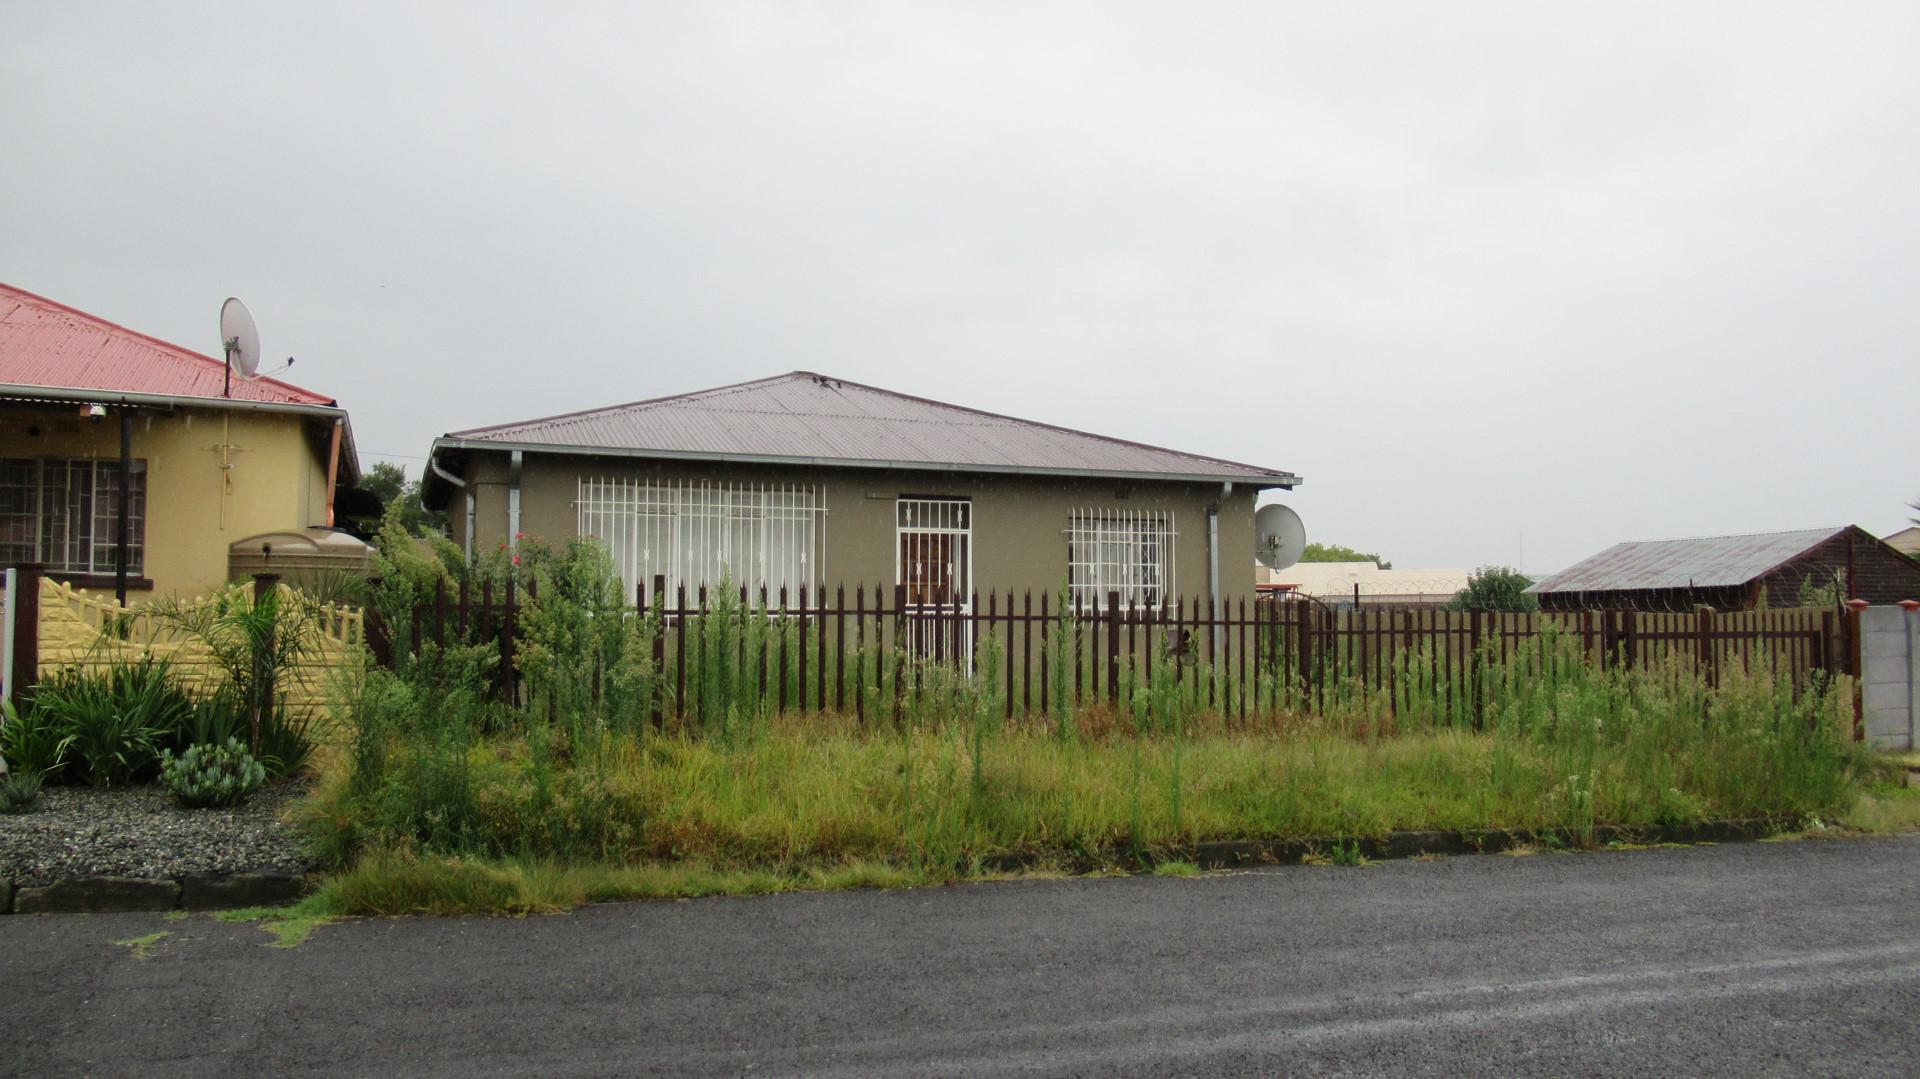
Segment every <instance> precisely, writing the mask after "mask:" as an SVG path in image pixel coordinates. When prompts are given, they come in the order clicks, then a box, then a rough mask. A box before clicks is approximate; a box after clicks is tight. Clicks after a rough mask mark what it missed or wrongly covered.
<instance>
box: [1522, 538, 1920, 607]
mask: <svg viewBox="0 0 1920 1079" xmlns="http://www.w3.org/2000/svg"><path fill="white" fill-rule="evenodd" d="M1814 590H1822V591H1828V592H1831V593H1832V594H1836V595H1837V596H1838V597H1840V598H1858V599H1864V600H1866V601H1867V602H1869V603H1874V604H1883V603H1897V602H1899V601H1900V600H1903V599H1920V563H1915V562H1914V561H1913V560H1912V559H1910V558H1907V557H1906V556H1905V555H1902V554H1901V553H1900V552H1899V551H1896V550H1894V549H1893V548H1892V547H1889V546H1888V545H1887V544H1886V543H1885V541H1883V540H1880V539H1878V538H1877V537H1875V536H1874V535H1873V534H1872V533H1870V532H1868V531H1866V530H1865V529H1863V528H1860V527H1859V526H1857V525H1848V526H1846V527H1844V528H1810V529H1803V530H1801V531H1797V532H1763V533H1759V534H1755V535H1744V536H1708V537H1703V538H1699V539H1675V540H1648V541H1642V542H1637V543H1617V544H1614V545H1613V546H1612V547H1609V548H1607V549H1606V550H1604V551H1601V552H1600V553H1599V554H1597V555H1594V556H1593V557H1592V558H1589V559H1587V560H1586V561H1584V562H1578V563H1575V564H1574V565H1572V566H1569V567H1567V568H1566V569H1563V570H1561V571H1560V572H1559V573H1556V574H1554V575H1553V576H1551V577H1548V578H1547V579H1546V580H1543V581H1541V582H1539V583H1538V584H1535V585H1534V586H1533V587H1531V588H1529V589H1527V591H1528V592H1530V593H1532V594H1533V595H1535V596H1537V597H1539V599H1540V606H1541V608H1542V609H1543V610H1548V611H1578V610H1596V609H1622V608H1626V609H1633V610H1645V611H1691V610H1695V609H1697V608H1700V607H1711V608H1713V609H1715V610H1720V611H1742V610H1752V609H1755V608H1758V607H1794V606H1798V605H1799V603H1800V600H1801V597H1802V595H1803V594H1809V593H1811V592H1812V591H1814Z"/></svg>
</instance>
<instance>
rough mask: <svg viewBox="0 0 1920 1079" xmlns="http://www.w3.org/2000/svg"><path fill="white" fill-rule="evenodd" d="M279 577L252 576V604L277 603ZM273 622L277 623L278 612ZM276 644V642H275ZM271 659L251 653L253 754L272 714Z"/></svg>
mask: <svg viewBox="0 0 1920 1079" xmlns="http://www.w3.org/2000/svg"><path fill="white" fill-rule="evenodd" d="M279 587H280V577H279V575H278V574H273V573H256V574H254V575H253V603H254V606H255V607H256V608H257V607H258V606H259V605H260V604H262V603H267V602H269V601H272V603H275V604H277V603H278V602H279V593H278V592H277V591H276V590H277V589H278V588H279ZM274 613H275V615H276V618H275V620H276V621H278V617H277V615H278V612H277V611H276V612H274ZM276 643H277V642H276ZM273 691H274V685H273V659H272V657H269V656H267V655H265V654H263V653H262V652H261V651H260V650H259V649H258V648H257V647H256V649H255V650H254V653H253V752H254V753H255V754H256V755H258V754H259V752H260V728H261V725H262V724H263V723H264V722H265V721H266V717H268V716H271V715H272V714H273Z"/></svg>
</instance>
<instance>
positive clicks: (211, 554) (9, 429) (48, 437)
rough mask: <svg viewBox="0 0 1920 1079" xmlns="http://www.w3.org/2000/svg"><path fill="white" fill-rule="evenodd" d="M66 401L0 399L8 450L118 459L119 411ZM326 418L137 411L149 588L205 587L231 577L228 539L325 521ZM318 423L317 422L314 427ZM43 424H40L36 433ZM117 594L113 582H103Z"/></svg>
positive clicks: (8, 453) (3, 447)
mask: <svg viewBox="0 0 1920 1079" xmlns="http://www.w3.org/2000/svg"><path fill="white" fill-rule="evenodd" d="M76 411H77V409H76V410H68V409H66V408H59V409H51V408H47V409H37V408H0V457H59V458H81V459H98V460H110V461H117V460H119V457H120V419H119V417H118V415H116V414H114V413H113V412H112V411H111V409H110V410H109V413H108V415H106V416H104V417H102V418H101V419H99V420H97V421H95V420H91V419H85V418H81V417H79V416H77V415H76V414H75V412H76ZM324 423H325V421H324V420H316V419H314V418H312V417H307V416H300V415H295V414H289V413H271V412H238V411H227V410H221V409H195V408H183V409H179V410H177V411H174V412H152V411H141V412H136V413H135V416H134V423H133V456H134V458H135V459H136V460H142V461H145V462H146V466H147V509H146V513H147V521H146V556H145V564H144V567H143V570H142V572H143V575H144V576H145V577H146V578H147V579H148V580H150V581H152V583H153V585H152V589H151V591H150V592H149V591H147V590H142V594H147V595H157V594H173V595H197V594H201V593H205V592H207V591H209V590H211V589H213V588H215V587H217V586H218V585H220V584H221V583H222V582H224V581H225V580H226V578H227V546H228V545H229V544H231V543H233V542H234V541H235V540H239V539H245V538H246V537H248V536H254V535H258V534H260V533H263V532H273V531H279V530H284V529H290V528H300V527H304V526H308V525H322V524H325V523H326V504H327V490H326V488H327V472H326V460H325V456H326V454H325V447H326V443H325V440H324V438H323V436H322V435H320V434H319V429H320V426H319V425H324ZM310 427H313V428H314V429H313V430H310V429H309V428H310ZM36 432H37V433H36ZM92 591H93V592H94V593H96V594H99V593H101V592H104V593H105V594H106V595H109V596H110V595H111V594H112V588H111V587H110V586H109V587H107V588H105V589H100V588H95V589H92Z"/></svg>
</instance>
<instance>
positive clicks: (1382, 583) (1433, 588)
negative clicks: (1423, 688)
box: [1260, 562, 1472, 608]
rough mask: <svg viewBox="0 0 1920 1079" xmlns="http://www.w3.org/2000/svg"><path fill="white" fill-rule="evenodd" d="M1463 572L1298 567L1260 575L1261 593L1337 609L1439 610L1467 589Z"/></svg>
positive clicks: (1367, 565)
mask: <svg viewBox="0 0 1920 1079" xmlns="http://www.w3.org/2000/svg"><path fill="white" fill-rule="evenodd" d="M1470 577H1472V574H1471V573H1470V572H1469V571H1467V570H1464V569H1381V568H1380V567H1379V566H1378V565H1377V564H1375V563H1373V562H1298V563H1295V564H1294V565H1291V566H1288V567H1287V568H1286V569H1283V570H1270V569H1265V568H1262V569H1261V570H1260V580H1261V584H1260V590H1261V591H1263V592H1291V593H1295V594H1298V595H1305V596H1312V597H1313V598H1314V599H1317V600H1320V601H1321V602H1323V603H1326V604H1329V605H1331V606H1334V607H1341V608H1345V607H1352V606H1354V605H1355V604H1359V605H1361V606H1367V607H1373V606H1380V607H1387V606H1394V607H1404V606H1424V607H1437V606H1440V605H1441V604H1444V603H1446V602H1447V601H1448V600H1450V599H1452V598H1453V597H1454V596H1456V595H1458V594H1459V593H1460V590H1461V589H1464V588H1465V587H1467V581H1468V579H1469V578H1470Z"/></svg>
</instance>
